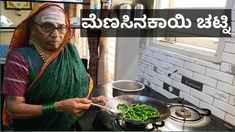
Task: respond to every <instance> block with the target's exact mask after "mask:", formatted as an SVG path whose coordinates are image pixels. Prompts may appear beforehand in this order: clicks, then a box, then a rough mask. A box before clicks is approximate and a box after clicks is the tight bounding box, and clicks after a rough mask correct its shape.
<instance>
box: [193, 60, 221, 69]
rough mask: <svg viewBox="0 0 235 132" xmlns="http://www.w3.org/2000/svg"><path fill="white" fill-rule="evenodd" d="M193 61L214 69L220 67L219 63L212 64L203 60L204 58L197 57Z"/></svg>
mask: <svg viewBox="0 0 235 132" xmlns="http://www.w3.org/2000/svg"><path fill="white" fill-rule="evenodd" d="M195 63H196V64H199V65H202V66H206V67H210V68H213V69H216V70H219V69H220V65H219V64H214V63H212V62H208V61H204V60H199V59H195Z"/></svg>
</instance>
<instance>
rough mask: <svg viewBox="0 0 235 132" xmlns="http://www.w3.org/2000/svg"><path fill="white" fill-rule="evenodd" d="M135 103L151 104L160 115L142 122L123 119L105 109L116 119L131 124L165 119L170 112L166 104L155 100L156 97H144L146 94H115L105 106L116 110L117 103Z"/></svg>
mask: <svg viewBox="0 0 235 132" xmlns="http://www.w3.org/2000/svg"><path fill="white" fill-rule="evenodd" d="M136 103H139V104H148V105H151V106H153V107H155V108H156V109H157V110H158V112H159V113H160V117H159V118H154V119H148V120H146V121H144V122H137V121H133V120H126V119H123V117H122V116H121V115H120V114H118V115H114V114H112V113H111V112H109V111H108V110H107V112H108V113H109V114H111V115H112V116H115V118H116V119H119V120H124V121H127V122H131V123H133V124H138V123H139V124H142V123H144V124H146V123H155V122H159V121H163V120H165V119H167V118H168V117H169V116H170V114H171V112H170V109H169V108H168V107H167V105H166V104H164V103H162V102H160V101H157V100H156V99H153V98H150V97H146V96H141V95H121V96H116V97H114V98H112V99H109V100H108V102H107V104H106V106H107V107H108V108H111V109H115V110H118V109H117V105H118V104H127V105H130V104H136Z"/></svg>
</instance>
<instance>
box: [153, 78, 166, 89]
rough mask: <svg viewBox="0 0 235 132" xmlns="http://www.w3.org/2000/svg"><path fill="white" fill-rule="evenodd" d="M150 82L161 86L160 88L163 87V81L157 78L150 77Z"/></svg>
mask: <svg viewBox="0 0 235 132" xmlns="http://www.w3.org/2000/svg"><path fill="white" fill-rule="evenodd" d="M150 82H152V83H154V84H156V85H157V86H159V87H161V88H162V87H163V82H162V81H160V80H159V79H156V78H151V80H150Z"/></svg>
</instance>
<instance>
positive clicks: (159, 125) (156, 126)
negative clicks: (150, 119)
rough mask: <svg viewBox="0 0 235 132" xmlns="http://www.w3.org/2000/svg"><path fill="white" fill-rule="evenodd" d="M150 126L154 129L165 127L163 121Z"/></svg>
mask: <svg viewBox="0 0 235 132" xmlns="http://www.w3.org/2000/svg"><path fill="white" fill-rule="evenodd" d="M152 125H153V126H154V127H155V128H158V127H163V126H165V121H161V124H157V123H152Z"/></svg>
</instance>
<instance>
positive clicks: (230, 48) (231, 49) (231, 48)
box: [224, 43, 235, 53]
mask: <svg viewBox="0 0 235 132" xmlns="http://www.w3.org/2000/svg"><path fill="white" fill-rule="evenodd" d="M224 51H225V52H228V53H235V44H233V43H226V44H225V46H224Z"/></svg>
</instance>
